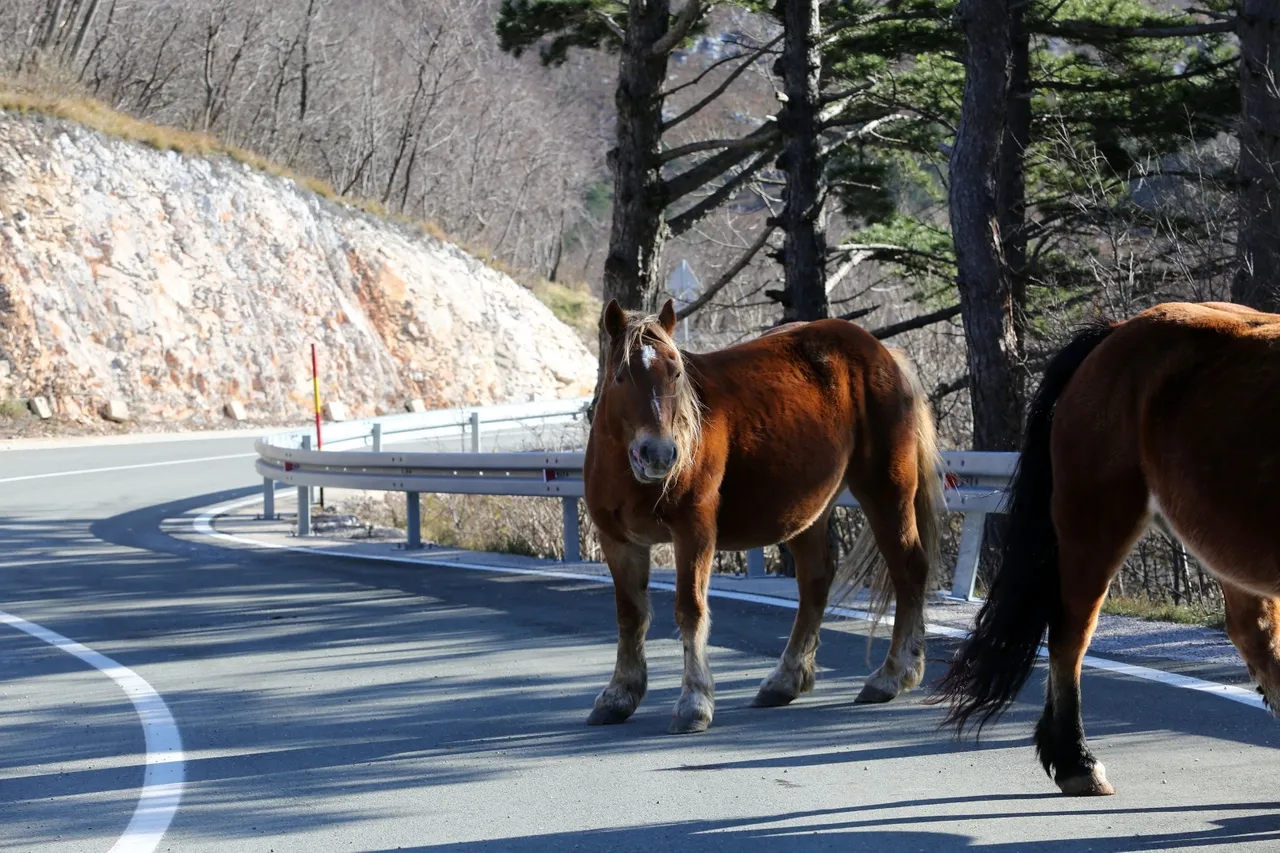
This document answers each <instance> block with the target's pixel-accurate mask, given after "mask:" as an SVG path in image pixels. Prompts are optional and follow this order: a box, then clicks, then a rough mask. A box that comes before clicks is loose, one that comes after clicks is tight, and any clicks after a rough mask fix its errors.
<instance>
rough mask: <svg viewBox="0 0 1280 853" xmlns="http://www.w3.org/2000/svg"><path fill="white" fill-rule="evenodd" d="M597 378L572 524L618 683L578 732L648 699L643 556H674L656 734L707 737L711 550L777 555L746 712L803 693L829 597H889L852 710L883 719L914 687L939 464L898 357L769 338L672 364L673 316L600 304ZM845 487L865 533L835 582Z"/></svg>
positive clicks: (917, 395) (920, 670)
mask: <svg viewBox="0 0 1280 853" xmlns="http://www.w3.org/2000/svg"><path fill="white" fill-rule="evenodd" d="M603 324H604V328H605V330H606V332H607V333H608V338H609V340H608V353H607V361H606V373H605V376H604V378H603V381H602V386H601V391H600V394H599V399H598V403H597V406H596V413H595V417H594V419H593V422H592V425H591V434H590V438H589V440H588V442H587V451H586V458H585V463H584V471H583V474H584V477H585V486H586V503H587V510H588V512H589V513H590V516H591V519H592V521H593V523H594V524H595V526H596V528H597V529H598V531H599V537H600V545H601V548H602V550H603V552H604V556H605V560H606V561H607V562H608V564H609V571H610V573H611V574H612V576H613V584H614V594H615V596H616V604H617V616H618V652H617V666H616V668H615V670H614V674H613V678H612V680H611V681H610V682H609V684H608V685H607V686H606V687H605V688H604V689H603V690H602V691H601V693H600V695H599V696H598V697H597V698H596V701H595V706H594V708H593V710H592V712H591V715H590V717H589V718H588V722H589V723H590V724H592V725H600V724H610V723H620V722H622V721H624V720H626V719H627V718H628V717H630V716H631V715H632V714H633V713H634V712H635V710H636V707H637V706H638V705H639V704H640V701H641V699H643V698H644V695H645V692H646V690H647V687H648V669H647V665H646V662H645V654H644V640H645V634H646V632H647V630H648V627H649V621H650V605H649V596H648V583H649V566H650V549H651V547H652V546H653V545H655V544H658V543H672V544H673V545H674V549H675V561H676V567H675V568H676V583H675V586H676V594H675V615H676V622H677V624H678V625H679V627H680V634H681V638H682V641H683V644H684V677H683V681H682V691H681V695H680V698H679V700H678V701H677V702H676V704H675V709H674V713H673V718H672V721H671V726H670V731H671V732H673V733H685V732H700V731H704V730H706V729H707V727H708V726H709V725H710V724H711V720H712V715H713V711H714V707H715V683H714V679H713V678H712V675H711V669H710V667H709V665H708V663H707V652H706V648H707V636H708V632H709V630H710V624H711V623H710V613H709V609H708V605H707V587H708V585H709V583H710V579H711V567H712V559H713V556H714V554H715V551H716V550H717V549H723V550H747V549H751V548H758V547H763V546H766V545H773V544H777V543H779V542H785V543H787V545H788V547H789V548H790V549H791V552H792V554H793V555H794V557H795V566H796V582H797V584H798V585H799V593H800V600H799V608H798V610H797V612H796V618H795V623H794V625H793V627H792V631H791V637H790V640H789V642H788V643H787V646H786V649H785V651H784V652H783V653H782V657H781V660H780V661H779V663H778V665H777V667H776V668H775V669H774V671H773V672H772V674H770V675H769V676H768V677H767V678H765V680H764V682H763V683H762V684H761V686H760V689H759V692H758V694H757V696H756V698H755V701H754V703H753V704H754V705H756V706H777V705H785V704H787V703H789V702H791V701H792V700H794V699H795V698H796V697H797V696H799V695H800V694H801V693H805V692H807V691H809V690H812V689H813V684H814V670H815V667H816V653H817V649H818V633H819V628H820V626H821V622H822V615H823V612H824V611H825V609H826V607H827V602H828V595H829V592H830V589H831V586H832V583H833V581H834V580H837V579H839V580H841V581H842V582H849V583H850V584H851V585H852V584H853V583H854V582H856V583H858V584H862V583H865V584H866V585H868V586H871V587H872V589H873V602H872V607H873V609H875V610H876V612H877V614H880V613H883V612H884V609H885V608H887V606H888V601H887V599H888V596H889V594H890V593H892V594H893V595H894V596H895V597H896V601H897V609H896V618H895V622H894V626H893V637H892V642H891V645H890V648H889V652H888V655H887V656H886V658H885V660H884V663H883V665H882V666H880V668H879V669H877V670H876V671H875V673H873V674H872V676H871V677H870V679H869V680H868V681H867V682H866V684H865V685H864V686H863V689H862V692H861V693H860V695H859V697H858V701H859V702H887V701H889V700H890V699H892V698H894V697H895V696H897V695H898V694H899V693H901V692H903V691H904V690H909V689H911V688H913V687H915V686H916V685H918V684H919V683H920V681H921V679H922V678H923V676H924V664H925V659H924V646H925V642H924V600H925V595H926V588H927V587H928V585H929V584H930V583H931V581H932V580H933V578H934V572H935V569H936V566H937V564H938V557H937V552H938V535H939V534H938V530H939V524H940V513H941V511H942V507H943V491H942V481H941V477H940V467H941V459H940V457H939V455H938V452H937V448H936V442H935V438H934V425H933V419H932V415H931V413H930V411H929V403H928V399H927V397H926V395H925V393H924V391H923V389H922V388H921V386H920V383H919V381H918V380H917V378H916V376H915V372H914V371H913V370H912V368H911V366H910V364H909V363H908V361H907V360H906V357H905V355H903V354H902V353H899V352H897V351H893V350H890V349H888V348H886V347H885V346H884V345H883V344H881V343H880V341H878V340H877V339H876V338H875V337H873V336H872V335H871V334H869V333H868V332H866V331H865V330H863V329H861V328H859V327H858V326H856V325H854V324H853V323H850V322H847V321H845V320H819V321H815V322H811V323H795V324H788V325H787V326H785V327H780V328H778V329H775V330H773V331H771V332H770V333H767V334H765V335H762V336H761V337H759V338H756V339H754V340H751V341H747V342H745V343H741V344H738V345H735V346H732V347H728V348H726V349H722V350H717V351H714V352H709V353H703V354H694V353H687V352H682V351H681V350H680V349H679V348H678V347H677V346H676V344H675V341H674V339H673V337H672V335H673V333H674V331H675V325H676V315H675V309H674V307H673V305H672V303H671V301H670V300H668V301H667V302H666V304H665V305H664V306H663V307H662V310H661V311H660V312H659V314H658V315H657V316H639V315H634V314H629V313H628V312H626V311H624V310H623V309H622V308H620V307H619V305H618V303H617V302H616V301H611V302H610V303H609V304H608V305H607V306H606V307H605V310H604V315H603ZM845 487H848V488H849V490H850V492H852V494H853V496H854V497H855V498H856V499H857V500H858V502H859V504H860V506H861V507H862V510H863V512H864V513H865V514H866V518H867V522H868V524H867V527H866V529H865V531H864V533H863V534H862V536H861V538H860V539H859V541H858V542H857V543H855V546H854V548H853V550H852V552H851V555H850V559H848V560H846V561H844V562H843V563H842V564H841V566H840V567H839V569H837V567H836V566H835V561H834V560H833V559H832V554H831V553H830V548H829V544H828V540H827V520H828V518H829V517H830V515H831V512H832V509H833V507H834V505H835V501H836V498H837V497H838V496H839V495H840V494H841V492H842V491H843V490H844V489H845Z"/></svg>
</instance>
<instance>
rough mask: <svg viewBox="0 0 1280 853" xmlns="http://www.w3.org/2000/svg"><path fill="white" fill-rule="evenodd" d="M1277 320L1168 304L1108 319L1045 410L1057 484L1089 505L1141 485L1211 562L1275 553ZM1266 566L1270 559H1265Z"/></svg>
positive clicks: (1279, 385) (1279, 384)
mask: <svg viewBox="0 0 1280 853" xmlns="http://www.w3.org/2000/svg"><path fill="white" fill-rule="evenodd" d="M1278 435H1280V315H1275V314H1267V313H1263V312H1259V311H1254V310H1252V309H1247V308H1243V307H1242V306H1236V305H1231V304H1226V303H1223V304H1198V303H1167V304H1163V305H1157V306H1155V307H1153V308H1150V309H1148V310H1146V311H1143V312H1142V313H1140V314H1137V315H1135V316H1134V317H1133V318H1131V319H1130V320H1128V321H1126V322H1123V323H1120V324H1118V325H1117V326H1116V327H1115V328H1114V330H1113V332H1112V333H1111V334H1110V335H1109V337H1108V339H1107V340H1105V341H1104V342H1103V343H1101V344H1100V345H1099V346H1098V347H1097V348H1096V349H1095V350H1094V352H1093V354H1091V355H1090V357H1089V358H1088V359H1086V360H1085V362H1083V363H1082V364H1081V367H1080V369H1079V370H1078V371H1077V373H1076V375H1075V376H1074V377H1073V378H1072V380H1071V382H1070V383H1069V385H1068V387H1067V388H1066V389H1065V390H1064V392H1063V394H1062V396H1061V398H1060V399H1059V400H1058V406H1057V412H1056V413H1055V415H1054V427H1053V444H1054V460H1055V465H1054V468H1055V477H1056V478H1057V479H1059V480H1061V481H1062V483H1063V486H1064V487H1066V488H1070V489H1072V490H1076V491H1079V490H1082V489H1083V490H1092V491H1094V492H1096V495H1097V497H1098V498H1102V497H1104V496H1106V495H1108V494H1112V493H1114V492H1115V490H1116V488H1117V487H1118V485H1117V484H1120V483H1125V482H1129V481H1130V480H1131V479H1133V478H1140V480H1141V482H1142V484H1143V485H1144V487H1145V489H1146V490H1147V493H1148V494H1149V495H1150V496H1151V498H1153V499H1154V502H1155V504H1156V505H1157V506H1158V507H1160V511H1161V513H1162V514H1163V515H1165V517H1166V518H1168V520H1169V521H1170V522H1172V523H1173V524H1174V526H1175V529H1177V530H1178V532H1179V535H1181V536H1183V537H1184V538H1185V539H1186V542H1187V545H1188V547H1190V548H1192V550H1193V551H1196V552H1197V553H1198V554H1199V555H1200V556H1202V557H1203V558H1205V559H1206V560H1208V561H1209V562H1210V563H1211V564H1213V565H1215V566H1218V567H1221V566H1223V565H1225V564H1228V563H1235V564H1237V565H1241V566H1243V565H1245V564H1247V563H1249V562H1250V561H1251V560H1253V559H1255V558H1256V557H1257V555H1259V554H1272V555H1275V554H1276V553H1277V549H1276V546H1275V543H1274V542H1272V541H1271V533H1270V526H1269V524H1262V523H1261V520H1262V519H1266V518H1270V519H1272V520H1273V521H1274V519H1275V518H1277V517H1280V488H1278V487H1280V443H1277V442H1276V440H1275V437H1276V436H1278ZM1272 559H1274V557H1273V558H1272Z"/></svg>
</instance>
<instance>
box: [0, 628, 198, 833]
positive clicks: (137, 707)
mask: <svg viewBox="0 0 1280 853" xmlns="http://www.w3.org/2000/svg"><path fill="white" fill-rule="evenodd" d="M0 623H2V624H5V625H11V626H13V627H14V628H17V629H18V630H19V631H23V632H25V633H27V634H30V635H31V636H33V637H35V638H36V639H37V640H42V641H44V642H46V643H48V644H49V645H51V646H55V647H57V648H59V649H61V650H62V651H64V652H66V653H67V654H69V655H74V656H76V657H77V658H79V659H80V660H82V661H84V662H85V663H87V664H88V665H89V666H91V667H93V668H94V669H96V670H98V671H99V672H101V673H102V674H103V675H105V676H107V677H108V678H110V679H111V680H112V681H114V682H115V683H116V684H117V685H118V686H119V687H120V689H121V690H123V691H124V694H125V696H128V697H129V701H130V702H132V703H133V710H134V711H136V712H137V714H138V719H139V720H141V721H142V736H143V743H144V744H145V749H146V752H147V765H146V770H144V771H143V774H142V792H141V793H140V794H139V795H138V805H137V807H136V808H135V809H134V810H133V817H132V818H131V819H130V820H129V825H128V826H126V827H125V830H124V834H123V835H121V836H120V838H119V840H117V841H116V843H115V845H114V846H113V847H112V848H111V851H110V853H150V851H152V850H155V848H156V846H157V845H158V844H159V843H160V839H161V838H162V837H164V834H165V831H166V830H168V828H169V823H170V821H172V820H173V816H174V814H175V813H176V812H177V811H178V803H179V802H180V801H181V799H182V786H183V781H184V778H185V775H186V767H185V762H186V757H185V756H184V755H183V752H182V736H181V735H180V734H179V733H178V726H177V723H175V722H174V720H173V715H172V714H170V713H169V708H168V706H167V705H165V703H164V699H162V698H160V694H159V693H157V692H156V691H155V688H153V687H152V686H151V685H150V684H148V683H147V682H146V680H145V679H143V678H142V676H140V675H138V674H137V673H136V672H134V671H133V670H131V669H129V668H128V667H125V666H121V665H120V664H119V663H117V662H116V661H114V660H112V659H111V658H109V657H107V656H106V655H104V654H101V653H99V652H95V651H94V650H93V649H91V648H89V647H88V646H83V645H81V644H80V643H77V642H76V641H75V640H71V639H68V638H66V637H64V636H62V635H61V634H58V633H55V632H54V631H50V630H49V629H48V628H44V627H41V626H40V625H37V624H35V623H34V622H28V621H27V620H25V619H23V618H21V617H18V616H14V615H12V614H10V613H5V612H4V611H3V610H0Z"/></svg>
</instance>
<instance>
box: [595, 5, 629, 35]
mask: <svg viewBox="0 0 1280 853" xmlns="http://www.w3.org/2000/svg"><path fill="white" fill-rule="evenodd" d="M591 14H593V15H595V16H596V17H597V18H599V19H600V20H601V21H602V22H603V23H604V25H605V26H606V27H608V28H609V32H611V33H613V36H614V38H616V39H617V40H618V41H620V42H625V41H626V40H627V31H626V30H624V29H623V28H622V27H621V26H619V25H618V22H617V21H615V20H614V19H613V18H611V17H609V16H608V15H607V14H606V13H605V12H602V11H601V10H599V9H592V10H591Z"/></svg>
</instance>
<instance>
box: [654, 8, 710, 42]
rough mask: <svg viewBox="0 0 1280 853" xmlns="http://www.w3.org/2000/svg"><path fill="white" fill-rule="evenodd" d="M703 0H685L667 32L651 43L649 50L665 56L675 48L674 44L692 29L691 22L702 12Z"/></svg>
mask: <svg viewBox="0 0 1280 853" xmlns="http://www.w3.org/2000/svg"><path fill="white" fill-rule="evenodd" d="M702 3H703V0H685V4H684V8H683V9H681V10H680V14H679V15H677V16H676V20H675V23H674V24H672V25H671V29H669V30H667V34H666V35H664V36H663V37H662V38H660V39H658V40H657V41H655V42H654V43H653V47H652V48H650V50H651V51H652V52H653V53H654V54H655V55H657V56H665V55H666V54H668V53H670V52H671V51H673V50H675V49H676V45H678V44H680V42H682V41H684V37H685V36H687V35H688V34H689V30H691V29H693V24H694V22H695V21H697V20H698V16H699V15H701V14H702Z"/></svg>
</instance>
